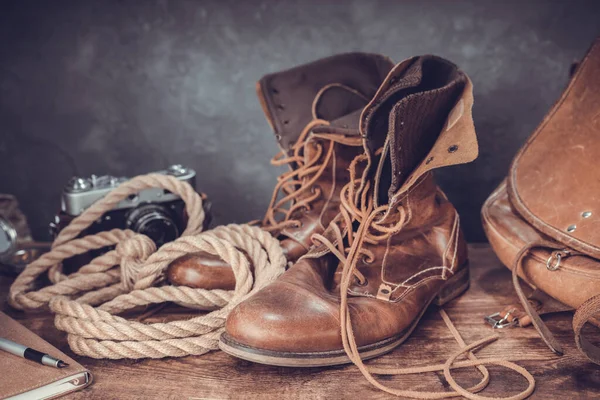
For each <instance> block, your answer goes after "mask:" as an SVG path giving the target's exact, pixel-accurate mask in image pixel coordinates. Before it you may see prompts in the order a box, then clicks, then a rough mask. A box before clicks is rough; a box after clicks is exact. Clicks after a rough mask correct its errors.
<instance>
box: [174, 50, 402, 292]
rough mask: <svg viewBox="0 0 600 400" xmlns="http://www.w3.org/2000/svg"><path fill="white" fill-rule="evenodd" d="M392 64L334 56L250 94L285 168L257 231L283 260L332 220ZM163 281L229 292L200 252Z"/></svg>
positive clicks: (226, 270) (222, 268)
mask: <svg viewBox="0 0 600 400" xmlns="http://www.w3.org/2000/svg"><path fill="white" fill-rule="evenodd" d="M392 67H393V63H392V62H391V61H390V60H389V59H387V58H385V57H382V56H379V55H375V54H365V53H351V54H342V55H339V56H334V57H330V58H326V59H322V60H319V61H316V62H312V63H310V64H306V65H302V66H299V67H296V68H293V69H290V70H287V71H283V72H279V73H275V74H271V75H267V76H265V77H263V78H262V79H261V80H260V81H259V82H258V84H257V92H258V97H259V99H260V102H261V104H262V106H263V109H264V112H265V114H266V116H267V120H268V122H269V124H270V125H271V126H272V127H273V129H274V131H275V137H276V138H277V140H278V141H279V145H280V147H281V149H282V150H281V152H280V153H279V154H277V155H276V156H275V157H274V158H273V160H272V164H274V165H277V166H280V165H286V164H287V165H289V166H290V171H289V172H286V173H284V174H283V175H281V176H280V177H279V178H278V182H277V185H276V186H275V189H274V191H273V196H272V199H271V203H270V204H269V208H268V210H267V212H266V214H265V217H264V218H263V220H262V221H260V223H259V224H260V226H261V227H262V228H263V229H265V230H267V231H269V232H271V233H272V234H273V235H274V236H275V237H277V238H278V239H279V240H280V241H281V246H282V247H283V249H284V253H285V254H286V257H287V259H288V261H290V262H292V263H293V262H295V261H296V260H297V259H298V258H299V257H301V256H302V255H304V254H306V252H307V251H308V248H309V246H310V244H311V243H310V237H311V236H312V235H313V234H314V233H322V232H323V231H324V230H325V227H327V225H329V223H330V222H331V220H332V219H333V218H334V217H335V216H336V215H337V214H338V212H339V205H340V200H339V197H340V190H341V189H342V187H343V186H344V185H345V184H346V183H348V181H349V175H348V167H349V165H350V162H351V161H352V160H353V159H354V158H355V157H356V156H357V155H359V154H361V153H362V140H361V138H360V134H359V129H358V121H359V117H360V112H361V110H362V109H363V108H364V106H365V105H366V104H367V103H368V102H369V101H370V100H371V98H372V97H373V95H374V94H375V91H376V90H377V88H378V87H379V86H380V84H381V82H382V81H383V79H384V78H385V77H386V75H387V74H388V72H389V71H390V69H391V68H392ZM168 278H169V281H170V282H171V283H173V284H177V285H186V286H191V287H199V288H205V289H215V288H221V289H233V288H234V287H235V278H234V276H233V272H232V270H231V268H230V266H229V265H227V264H226V263H225V262H224V261H223V260H221V259H219V258H218V257H216V256H212V255H209V254H206V253H197V254H192V255H188V256H185V257H182V258H180V259H179V260H177V261H175V262H174V263H173V264H172V265H171V266H170V268H169V271H168Z"/></svg>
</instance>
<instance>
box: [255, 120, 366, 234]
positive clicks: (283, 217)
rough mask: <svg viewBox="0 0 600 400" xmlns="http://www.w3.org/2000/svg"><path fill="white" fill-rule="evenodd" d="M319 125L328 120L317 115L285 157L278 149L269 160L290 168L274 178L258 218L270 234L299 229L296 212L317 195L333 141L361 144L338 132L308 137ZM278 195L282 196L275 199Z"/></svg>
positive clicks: (306, 205)
mask: <svg viewBox="0 0 600 400" xmlns="http://www.w3.org/2000/svg"><path fill="white" fill-rule="evenodd" d="M319 125H329V122H328V121H325V120H322V119H318V118H315V119H313V120H312V121H311V122H309V123H308V124H307V125H306V127H305V128H304V129H303V130H302V132H301V134H300V136H299V138H298V141H297V142H296V143H295V144H294V145H293V147H292V149H291V150H292V151H291V155H289V156H288V155H287V153H286V152H284V151H281V152H279V153H277V154H276V155H275V157H273V159H272V160H271V164H272V165H275V166H282V165H286V164H287V165H290V166H291V167H292V170H291V171H288V172H285V173H283V174H282V175H280V176H279V177H278V178H277V184H276V185H275V189H274V190H273V195H272V196H271V201H270V202H269V206H268V208H267V212H266V213H265V217H264V218H263V220H262V221H261V227H262V229H264V230H266V231H267V232H271V233H273V232H276V231H281V230H283V229H286V228H290V227H291V228H299V227H300V226H301V225H302V221H300V220H299V219H298V212H299V211H300V210H303V211H304V212H308V211H310V210H311V209H312V203H313V202H314V201H315V200H317V199H318V198H319V197H320V196H321V194H322V191H321V188H320V187H319V186H318V185H315V183H316V182H317V181H318V180H319V178H320V177H321V176H322V175H323V172H324V171H325V168H327V165H329V162H330V161H331V159H332V157H333V156H334V154H335V152H334V146H333V144H334V143H341V144H344V145H348V146H360V145H361V142H360V139H359V138H350V137H346V136H345V135H340V134H333V133H327V134H316V133H312V135H310V136H309V134H310V133H311V132H312V130H313V128H314V127H315V126H319ZM327 142H329V146H328V147H327V150H325V146H324V143H327ZM308 146H313V147H314V151H310V152H308V151H307V150H308ZM308 154H309V155H308ZM307 155H308V158H307ZM282 194H283V196H282V197H281V198H279V197H280V195H282Z"/></svg>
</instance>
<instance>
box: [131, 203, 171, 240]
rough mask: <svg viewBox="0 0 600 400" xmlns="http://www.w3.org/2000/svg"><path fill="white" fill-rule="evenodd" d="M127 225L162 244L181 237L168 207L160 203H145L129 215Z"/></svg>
mask: <svg viewBox="0 0 600 400" xmlns="http://www.w3.org/2000/svg"><path fill="white" fill-rule="evenodd" d="M126 225H127V228H128V229H131V230H132V231H135V232H138V233H141V234H144V235H146V236H148V237H149V238H150V239H152V240H153V241H154V243H156V245H157V246H159V247H160V246H162V245H163V244H165V243H167V242H172V241H173V240H175V239H177V238H178V237H179V228H178V227H177V224H176V223H175V221H174V220H173V218H171V214H170V213H169V211H168V210H167V209H165V208H164V207H163V206H161V205H158V204H144V205H142V206H139V207H137V208H135V209H133V210H132V211H131V212H130V213H129V214H128V215H127V221H126Z"/></svg>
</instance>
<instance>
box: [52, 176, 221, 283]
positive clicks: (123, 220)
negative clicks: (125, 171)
mask: <svg viewBox="0 0 600 400" xmlns="http://www.w3.org/2000/svg"><path fill="white" fill-rule="evenodd" d="M156 173H158V174H165V175H171V176H174V177H176V178H177V179H179V180H181V181H184V182H188V183H189V184H190V185H192V186H193V187H194V186H195V178H196V172H195V171H194V170H193V169H191V168H186V167H184V166H182V165H171V166H170V167H168V168H167V169H166V170H164V171H157V172H156ZM127 180H128V178H124V177H121V178H119V177H114V176H108V175H105V176H96V175H92V176H90V177H89V178H82V177H73V178H71V179H70V180H69V182H68V184H67V185H66V186H65V188H64V190H63V193H62V201H61V203H62V204H61V210H60V212H59V213H58V214H57V215H56V216H55V217H54V222H53V223H51V224H50V232H51V234H52V236H53V237H56V236H57V235H58V233H59V232H60V231H61V230H62V229H63V228H64V227H66V226H67V225H68V224H69V223H70V222H71V220H73V219H74V218H75V217H77V216H78V215H80V214H81V213H82V212H83V211H84V210H86V209H87V208H88V207H90V206H91V205H92V204H93V203H94V202H95V201H97V200H99V199H101V198H102V197H104V196H105V195H106V194H108V193H109V192H110V191H111V190H113V189H115V188H116V187H117V186H119V185H120V184H121V183H123V182H125V181H127ZM207 207H208V206H207V204H206V202H205V211H208V210H207ZM207 215H208V213H207ZM187 219H188V216H187V214H186V212H185V204H184V202H183V200H182V199H181V198H180V197H179V196H177V195H175V194H173V193H171V192H169V191H167V190H163V189H159V188H151V189H146V190H143V191H141V192H140V193H138V194H134V195H130V196H129V197H128V198H127V199H125V200H123V201H121V202H120V203H119V204H117V205H116V206H115V208H114V209H113V210H111V211H108V212H106V213H105V214H104V215H103V216H102V217H101V218H99V219H98V220H97V221H96V222H94V223H93V224H92V225H91V226H90V227H89V228H87V229H86V230H85V231H84V232H82V233H81V235H80V236H87V235H92V234H95V233H98V232H102V231H108V230H111V229H115V228H117V229H131V230H132V231H135V232H138V233H142V234H144V235H146V236H148V237H150V238H151V239H152V240H153V241H154V242H155V243H156V245H157V247H160V246H161V245H163V244H165V243H167V242H171V241H173V240H175V239H177V238H178V237H179V236H180V235H181V233H182V232H183V230H184V229H185V226H186V224H187ZM208 219H209V218H207V219H206V221H205V226H206V225H208V223H209V221H208ZM99 254H101V252H96V251H95V252H90V254H89V255H81V256H75V257H72V258H70V259H68V260H65V262H64V267H65V270H66V271H67V272H72V271H74V270H77V269H78V267H80V266H82V265H84V264H86V263H87V262H89V261H90V260H91V259H92V258H94V257H96V256H98V255H99Z"/></svg>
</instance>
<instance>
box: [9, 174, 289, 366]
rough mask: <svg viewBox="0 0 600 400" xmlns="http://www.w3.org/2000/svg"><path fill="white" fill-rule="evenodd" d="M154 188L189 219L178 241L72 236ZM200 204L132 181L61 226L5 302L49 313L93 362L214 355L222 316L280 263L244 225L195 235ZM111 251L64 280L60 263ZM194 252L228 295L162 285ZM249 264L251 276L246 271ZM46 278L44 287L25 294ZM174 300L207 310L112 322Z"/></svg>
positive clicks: (271, 246)
mask: <svg viewBox="0 0 600 400" xmlns="http://www.w3.org/2000/svg"><path fill="white" fill-rule="evenodd" d="M156 187H158V188H162V189H166V190H169V191H171V192H172V193H175V194H177V195H179V196H180V197H181V198H182V200H183V201H184V202H185V208H186V212H187V215H188V216H189V221H188V224H187V227H186V229H185V230H184V232H183V234H182V236H181V237H180V238H179V239H177V240H175V241H174V242H171V243H167V244H165V245H163V246H162V247H161V248H160V249H158V250H157V249H156V246H155V244H154V242H153V241H152V240H151V239H150V238H149V237H147V236H145V235H141V234H137V233H135V232H133V231H130V230H119V229H114V230H111V231H106V232H101V233H98V234H95V235H89V236H85V237H82V238H77V237H78V236H79V234H80V233H81V232H82V231H83V230H85V229H86V228H87V227H89V226H90V225H91V224H92V223H93V222H94V221H96V220H97V219H98V218H100V217H101V216H102V215H103V214H104V213H105V212H107V211H109V210H111V209H113V208H114V206H115V205H117V204H118V203H119V202H120V201H121V200H123V199H125V198H126V197H127V196H129V195H131V194H135V193H139V192H140V191H142V190H145V189H148V188H156ZM204 217H205V215H204V210H203V207H202V198H201V196H200V195H199V194H198V193H196V191H195V190H194V189H193V188H192V187H191V186H190V185H189V184H188V183H185V182H182V181H179V180H178V179H176V178H174V177H171V176H167V175H160V174H149V175H143V176H138V177H136V178H133V179H131V180H129V181H127V182H125V183H123V184H122V185H120V186H119V187H118V188H116V189H115V190H113V191H111V192H110V193H109V194H108V195H107V196H106V197H104V198H103V199H101V200H99V201H97V202H96V203H94V204H93V205H92V206H91V207H89V208H88V209H87V210H85V211H84V212H83V213H82V214H81V215H80V216H78V217H77V218H75V219H74V220H73V221H72V222H71V224H70V225H69V226H68V227H66V228H65V229H63V230H62V231H61V232H60V234H59V235H58V237H57V238H56V240H55V241H54V243H53V245H52V249H51V251H50V252H48V253H46V254H44V255H43V256H41V257H40V258H39V259H37V260H36V261H34V262H33V263H31V264H30V265H28V266H27V267H26V268H25V270H24V271H23V272H22V273H21V274H20V275H19V277H18V278H17V279H16V280H15V282H14V283H13V284H12V286H11V288H10V292H9V302H10V304H11V305H12V306H13V307H15V308H18V309H22V310H32V309H40V308H42V307H46V306H49V308H50V310H51V311H52V312H53V313H55V314H56V315H55V321H54V323H55V325H56V327H57V328H58V329H60V330H62V331H64V332H66V333H67V334H68V342H69V346H70V347H71V349H72V350H73V351H74V352H75V353H77V354H80V355H83V356H87V357H93V358H110V359H121V358H131V359H138V358H162V357H182V356H186V355H200V354H204V353H206V352H208V351H211V350H215V349H217V348H218V340H219V336H220V335H221V333H222V331H223V330H224V325H225V319H226V317H227V315H228V314H229V312H230V311H231V309H232V308H233V307H235V305H237V304H238V303H240V302H241V301H243V300H244V299H246V298H247V297H248V296H250V295H252V294H254V292H256V291H258V290H259V289H261V288H262V287H264V286H265V285H267V284H268V283H269V282H271V281H273V280H274V279H275V278H277V277H278V276H279V275H280V274H281V273H282V272H283V271H284V269H285V265H286V259H285V256H284V254H283V251H282V250H281V247H280V246H279V242H278V241H277V240H276V239H275V238H273V237H272V236H271V235H270V234H269V233H267V232H265V231H263V230H261V229H260V228H258V227H252V226H249V225H227V226H222V227H218V228H216V229H213V230H211V231H207V232H203V233H201V231H202V224H203V222H204ZM112 245H116V248H115V249H114V250H110V251H108V252H106V253H104V254H102V255H101V256H99V257H96V258H95V259H93V260H92V261H91V262H90V263H89V264H88V265H85V266H83V267H81V268H80V269H79V271H77V272H76V273H73V274H70V275H68V276H67V275H65V274H64V273H63V272H62V261H63V260H65V259H66V258H69V257H72V256H74V255H78V254H83V253H86V252H88V251H90V250H95V249H101V248H104V247H107V246H112ZM199 251H204V252H207V253H210V254H213V255H217V256H219V257H220V258H222V259H223V260H225V261H226V262H227V263H228V264H229V265H231V267H232V268H233V273H234V275H235V278H236V286H235V289H234V290H233V291H226V290H219V289H215V290H205V289H193V288H189V287H185V286H170V285H162V283H163V282H164V272H165V270H166V268H167V267H168V266H169V264H170V263H171V262H172V261H174V260H176V259H177V258H179V257H181V256H183V255H185V254H189V253H194V252H199ZM251 265H252V266H253V270H252V269H251V268H250V266H251ZM44 273H47V274H48V278H49V279H50V281H51V282H52V285H50V286H46V287H43V288H41V289H39V290H35V285H36V280H37V279H38V277H40V276H41V275H42V274H44ZM164 302H176V303H178V304H181V305H185V306H189V307H193V308H194V309H201V310H214V311H212V312H210V313H208V314H206V315H202V316H198V317H195V318H191V319H188V320H181V321H173V322H167V323H151V324H146V323H142V322H138V321H134V320H128V319H125V318H122V317H119V316H118V315H117V314H119V313H121V312H123V311H127V310H130V309H132V308H134V307H139V306H145V305H149V304H159V303H164Z"/></svg>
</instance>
